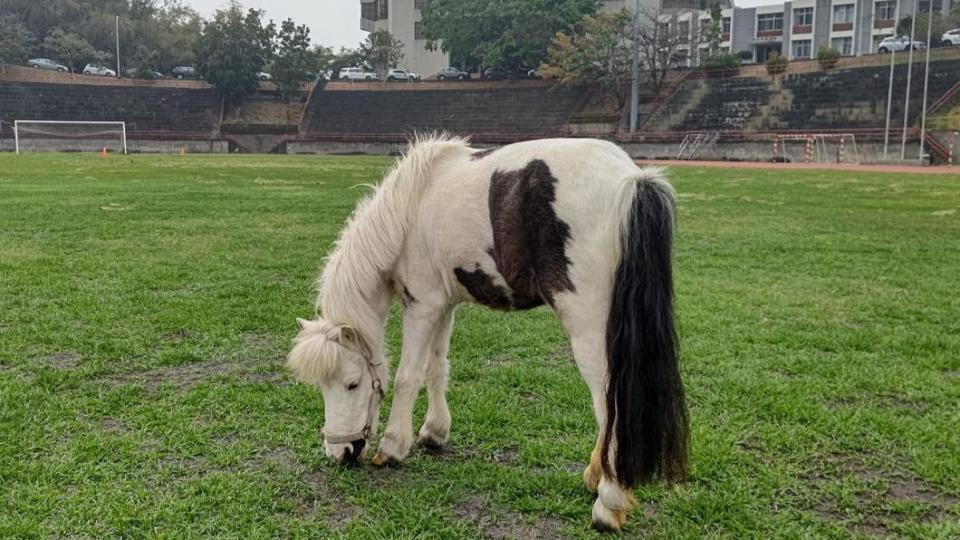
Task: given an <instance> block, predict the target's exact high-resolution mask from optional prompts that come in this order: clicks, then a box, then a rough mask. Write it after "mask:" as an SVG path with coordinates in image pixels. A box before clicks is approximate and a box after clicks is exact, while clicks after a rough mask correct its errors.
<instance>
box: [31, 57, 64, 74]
mask: <svg viewBox="0 0 960 540" xmlns="http://www.w3.org/2000/svg"><path fill="white" fill-rule="evenodd" d="M27 65H28V66H30V67H32V68H34V69H45V70H47V71H70V68H68V67H67V66H65V65H63V64H58V63H56V62H54V61H53V60H50V59H49V58H34V59H33V60H28V61H27Z"/></svg>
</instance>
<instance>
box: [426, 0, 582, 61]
mask: <svg viewBox="0 0 960 540" xmlns="http://www.w3.org/2000/svg"><path fill="white" fill-rule="evenodd" d="M597 6H598V3H597V2H596V0H431V1H430V2H429V3H428V4H427V5H426V7H425V8H424V9H423V11H422V18H423V33H424V37H426V39H427V46H428V47H429V48H431V49H436V48H440V49H442V50H443V51H444V52H447V53H449V54H450V56H451V57H452V58H455V59H457V60H459V61H461V62H466V63H470V64H475V63H479V64H483V65H486V66H496V67H502V68H506V69H510V70H512V71H514V72H518V71H519V70H520V69H522V68H525V67H531V66H537V65H539V64H540V63H541V62H542V61H543V60H544V58H546V54H547V47H548V46H549V45H550V43H551V40H552V39H553V37H554V36H555V35H556V34H557V32H565V33H569V32H571V31H572V29H573V27H574V26H575V25H576V24H577V23H578V22H579V21H580V20H581V19H582V18H583V17H584V16H585V15H592V14H594V13H595V12H596V10H597Z"/></svg>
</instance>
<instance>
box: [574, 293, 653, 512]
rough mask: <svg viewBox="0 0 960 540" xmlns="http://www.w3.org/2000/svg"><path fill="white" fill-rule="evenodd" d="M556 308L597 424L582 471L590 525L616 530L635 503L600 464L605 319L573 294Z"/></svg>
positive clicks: (631, 494) (603, 396)
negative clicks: (591, 497)
mask: <svg viewBox="0 0 960 540" xmlns="http://www.w3.org/2000/svg"><path fill="white" fill-rule="evenodd" d="M574 304H576V305H574ZM595 304H602V303H601V302H597V303H595ZM557 306H558V307H559V308H560V309H559V310H558V311H559V312H560V313H566V314H568V315H566V316H562V317H561V322H562V323H563V325H564V328H565V329H566V330H567V334H568V335H569V336H570V346H571V348H572V349H573V357H574V361H575V362H576V364H577V368H578V369H579V370H580V375H581V376H582V377H583V379H584V381H585V382H586V383H587V387H588V388H589V389H590V397H591V400H592V403H593V412H594V416H595V418H596V421H597V429H598V435H597V443H596V445H595V447H594V449H593V451H592V452H591V453H590V462H589V464H588V465H587V466H586V468H585V469H584V471H583V482H584V485H585V486H586V488H587V489H588V490H590V491H591V492H593V493H596V494H597V499H596V501H594V504H593V515H592V521H593V526H594V528H596V529H598V530H601V531H618V530H620V528H621V527H623V524H624V522H625V521H626V519H627V512H628V511H630V510H631V509H632V508H633V507H634V506H635V504H636V502H635V499H634V498H633V493H632V490H630V489H629V488H626V487H624V486H621V485H620V484H619V483H618V482H617V480H616V478H613V477H611V476H608V475H606V474H605V473H604V472H603V468H602V467H601V465H600V461H601V457H602V455H601V447H602V440H603V439H602V437H603V430H604V427H605V426H606V420H607V418H606V416H607V406H606V379H607V359H606V340H605V328H604V327H603V325H602V323H598V321H605V320H606V318H605V317H601V316H599V313H600V312H601V311H603V312H605V310H598V313H596V314H594V313H592V311H594V310H592V309H590V308H588V307H586V306H585V305H584V302H583V299H582V297H578V295H577V294H564V295H562V296H559V297H558V298H557ZM614 450H615V449H614ZM611 461H612V456H611Z"/></svg>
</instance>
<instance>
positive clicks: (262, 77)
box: [257, 71, 273, 81]
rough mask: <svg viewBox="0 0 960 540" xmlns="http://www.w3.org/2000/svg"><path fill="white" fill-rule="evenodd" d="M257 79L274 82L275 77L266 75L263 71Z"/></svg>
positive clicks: (258, 74)
mask: <svg viewBox="0 0 960 540" xmlns="http://www.w3.org/2000/svg"><path fill="white" fill-rule="evenodd" d="M257 78H258V79H260V80H261V81H272V80H273V75H271V74H269V73H264V72H262V71H261V72H259V73H257Z"/></svg>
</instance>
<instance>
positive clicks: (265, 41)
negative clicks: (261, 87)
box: [194, 2, 277, 104]
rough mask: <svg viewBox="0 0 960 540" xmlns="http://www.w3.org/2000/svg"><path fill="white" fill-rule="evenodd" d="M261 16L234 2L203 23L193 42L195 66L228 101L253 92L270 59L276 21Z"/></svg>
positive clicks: (238, 100)
mask: <svg viewBox="0 0 960 540" xmlns="http://www.w3.org/2000/svg"><path fill="white" fill-rule="evenodd" d="M262 17H263V11H260V10H255V9H250V10H248V11H247V12H246V13H244V11H243V8H242V7H241V6H240V4H239V3H237V2H233V3H231V4H229V5H228V6H227V7H225V8H224V9H221V10H218V11H217V12H216V14H215V15H214V16H213V19H211V20H209V21H206V22H204V23H203V30H202V31H201V34H200V37H199V39H197V42H196V44H195V46H194V52H195V54H196V58H197V70H198V71H199V72H200V74H201V75H202V76H203V78H204V79H206V80H207V82H209V83H210V84H211V85H213V87H214V88H215V89H216V90H217V92H218V93H219V94H220V95H221V97H223V99H224V100H225V101H226V102H227V103H230V104H238V103H239V102H240V100H241V99H242V98H243V97H244V96H246V95H249V94H252V93H253V92H255V91H256V89H257V84H258V81H259V78H258V77H257V73H259V72H260V70H262V69H263V67H264V66H265V65H267V63H269V62H270V60H271V57H272V54H273V49H274V37H275V36H276V31H277V30H276V25H275V24H274V23H273V21H270V22H268V23H267V24H264V23H263V20H262Z"/></svg>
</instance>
